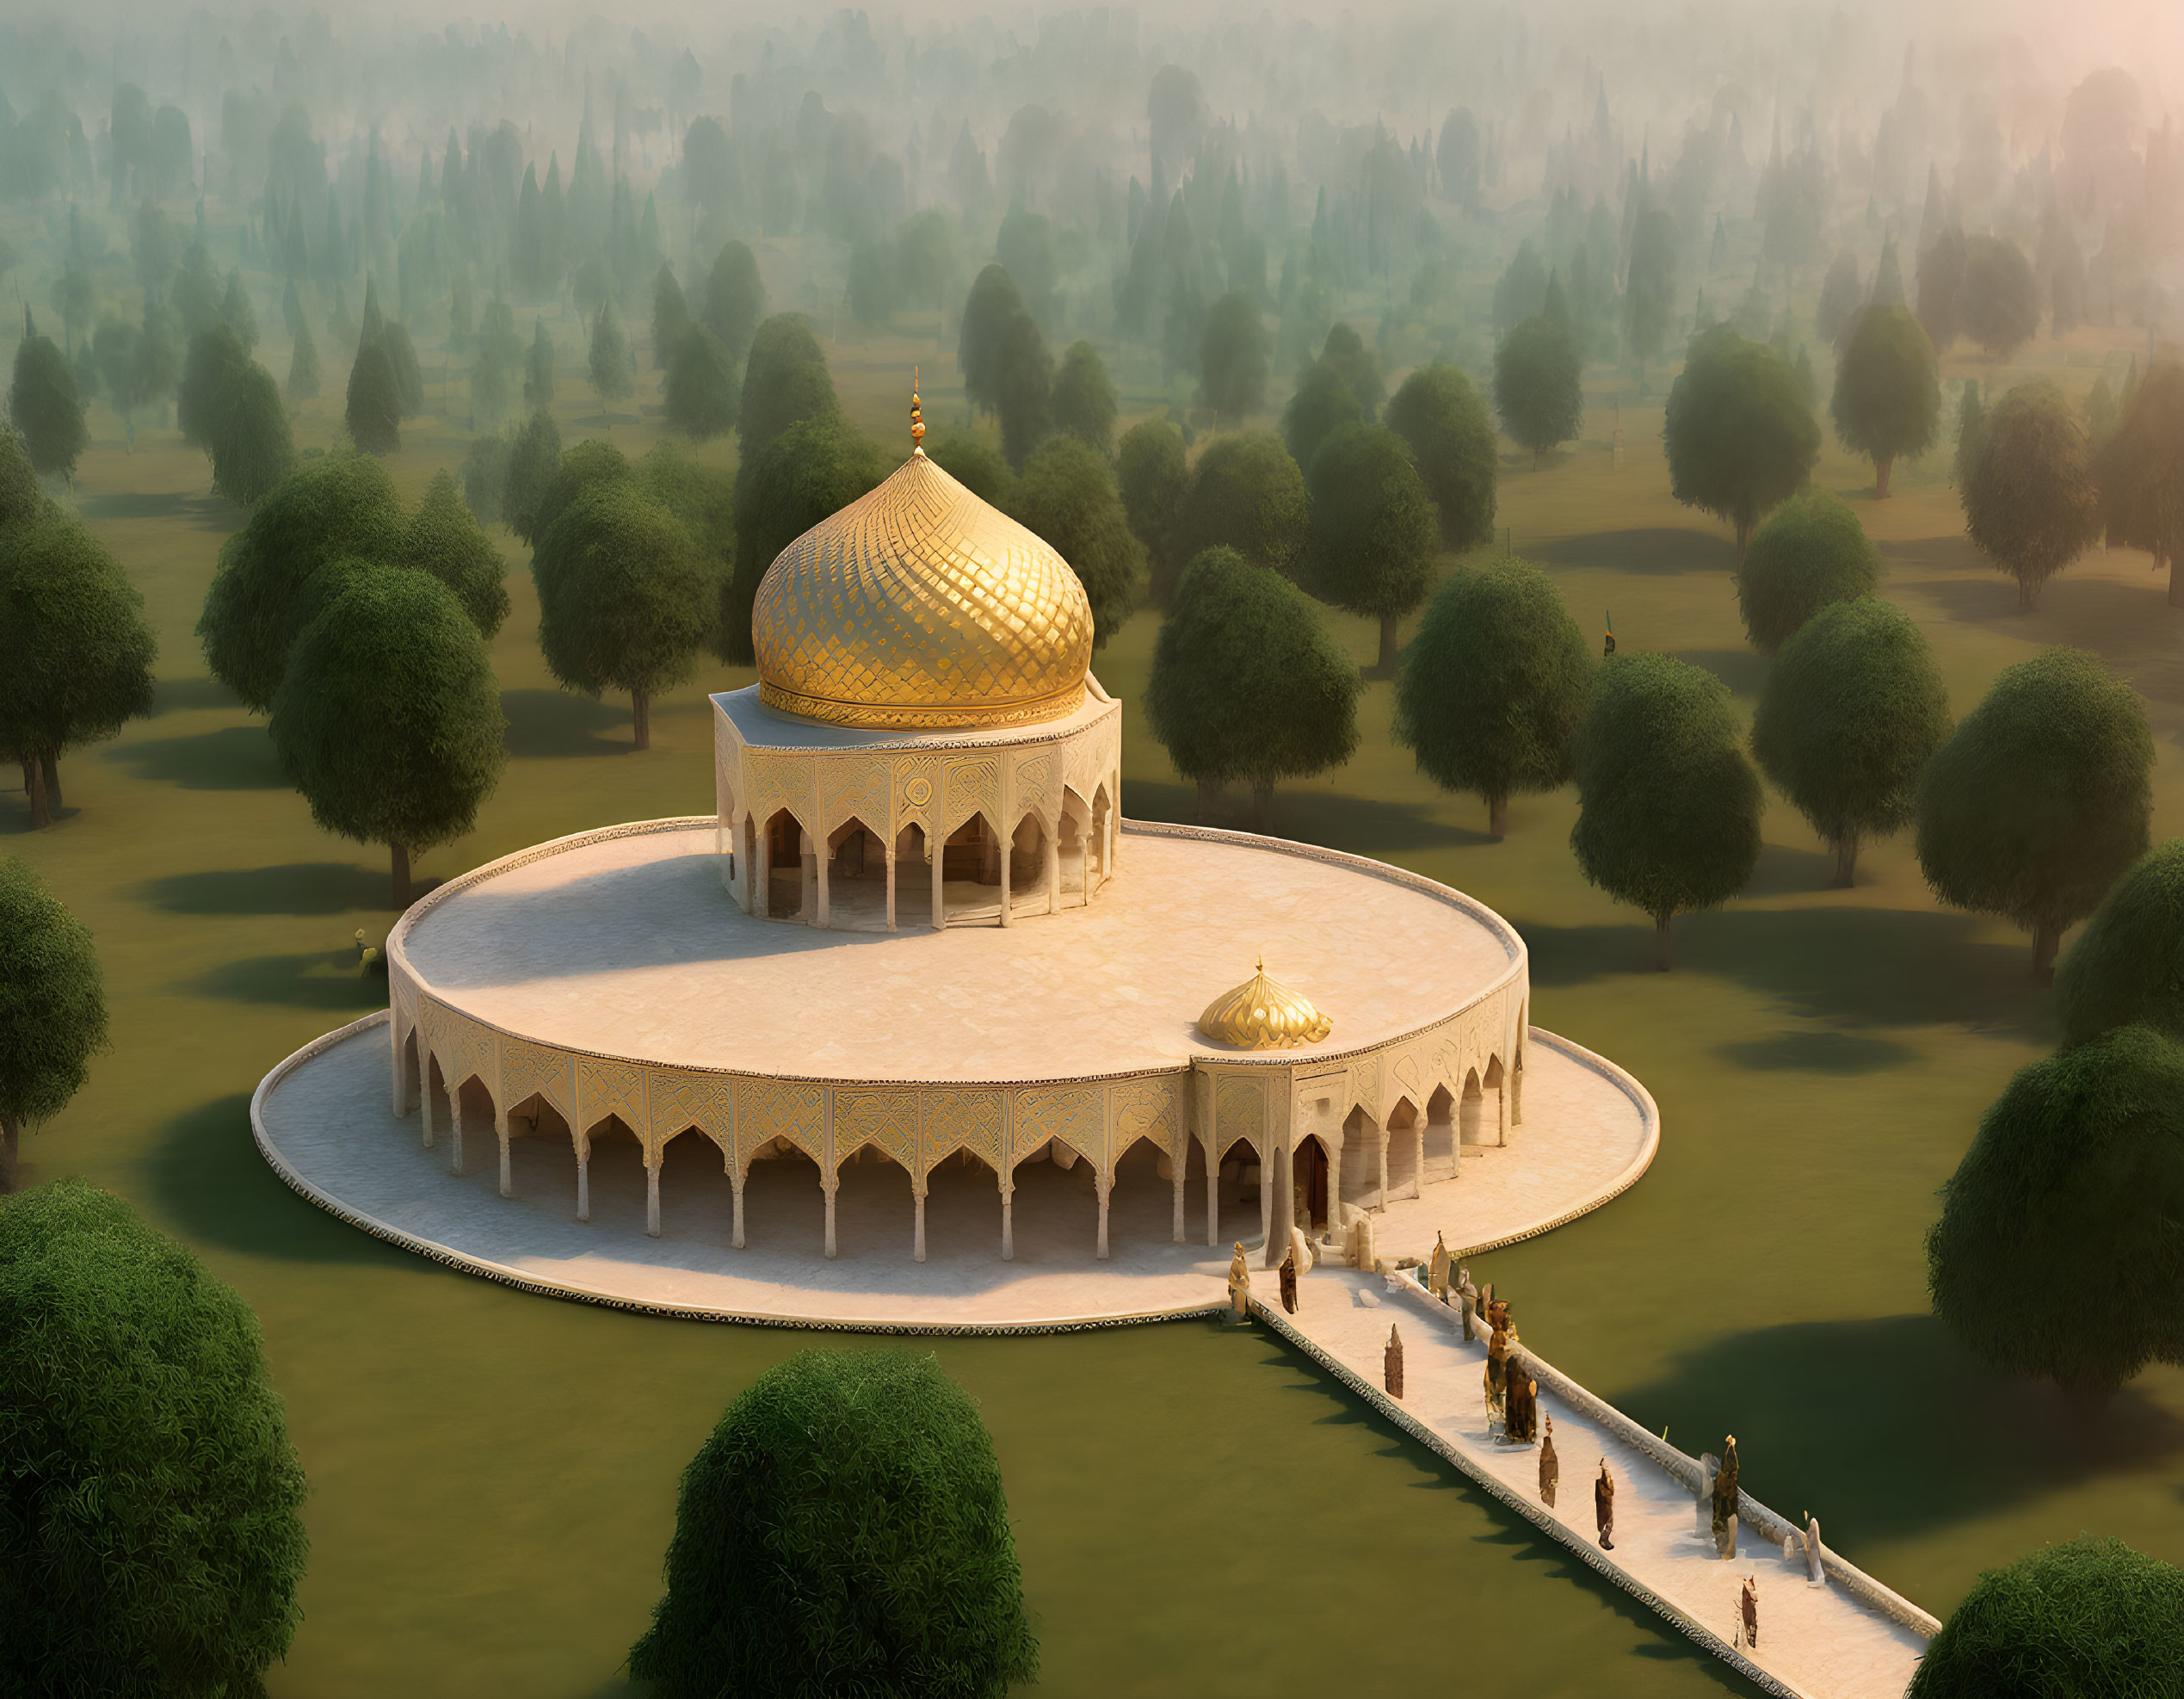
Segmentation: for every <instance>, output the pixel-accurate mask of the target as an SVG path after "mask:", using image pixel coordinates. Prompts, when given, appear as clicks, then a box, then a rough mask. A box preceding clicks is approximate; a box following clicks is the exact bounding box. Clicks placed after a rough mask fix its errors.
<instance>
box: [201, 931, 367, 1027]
mask: <svg viewBox="0 0 2184 1699" xmlns="http://www.w3.org/2000/svg"><path fill="white" fill-rule="evenodd" d="M176 989H177V990H178V991H181V992H185V993H187V994H188V995H189V996H192V997H217V998H223V999H225V1001H227V1002H230V1003H268V1004H281V1005H282V1006H283V1007H286V1008H290V1009H324V1010H330V1011H331V1012H333V1013H335V1014H338V1015H342V1016H345V1017H347V1018H349V1019H352V1020H353V1019H355V1017H356V1016H360V1015H368V1014H370V1013H371V1012H372V1010H374V1009H384V1008H385V1007H386V980H385V979H381V978H380V977H379V975H378V974H376V973H368V974H367V973H365V972H364V971H363V970H362V969H361V967H359V966H358V965H357V961H356V951H355V947H354V946H353V945H352V946H349V947H346V948H338V949H330V950H310V951H306V952H304V953H303V954H300V955H246V956H243V957H240V958H238V960H236V961H224V962H222V963H220V964H219V966H218V967H209V968H207V969H206V971H205V972H203V973H200V974H198V975H196V976H195V977H194V978H193V979H185V980H183V981H182V983H181V984H180V985H177V986H176Z"/></svg>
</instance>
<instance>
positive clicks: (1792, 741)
mask: <svg viewBox="0 0 2184 1699" xmlns="http://www.w3.org/2000/svg"><path fill="white" fill-rule="evenodd" d="M1948 736H1949V693H1948V691H1947V689H1946V688H1945V687H1944V686H1943V684H1942V683H1941V675H1940V672H1939V671H1938V670H1936V669H1935V667H1934V655H1933V652H1932V651H1931V650H1929V649H1928V647H1927V643H1926V639H1925V637H1924V636H1923V635H1922V633H1921V632H1920V631H1919V628H1918V627H1916V625H1914V624H1912V623H1911V621H1910V620H1909V617H1908V616H1907V615H1904V614H1903V611H1902V610H1901V609H1897V608H1895V607H1892V606H1891V605H1890V604H1889V603H1887V602H1883V601H1882V600H1880V598H1879V597H1878V596H1860V597H1858V598H1857V599H1856V600H1855V601H1851V602H1836V603H1835V604H1834V605H1832V606H1830V607H1827V608H1823V609H1821V610H1820V611H1819V612H1818V613H1817V614H1816V615H1814V616H1813V617H1812V618H1811V620H1810V621H1807V622H1806V623H1805V625H1803V626H1801V627H1799V628H1798V631H1797V633H1795V635H1793V636H1792V638H1791V639H1790V640H1789V641H1788V642H1787V643H1786V644H1784V645H1783V646H1782V652H1781V653H1780V654H1779V655H1777V656H1776V657H1775V658H1774V665H1773V666H1772V667H1771V668H1769V669H1768V675H1767V683H1766V685H1765V686H1764V687H1763V688H1762V689H1761V692H1760V701H1759V709H1758V711H1757V712H1756V713H1755V714H1754V715H1753V716H1752V753H1753V754H1754V755H1755V756H1756V757H1758V758H1759V764H1760V769H1761V771H1762V772H1764V773H1765V774H1766V775H1767V776H1768V778H1770V779H1772V780H1774V783H1775V785H1776V787H1777V788H1779V789H1780V791H1781V793H1782V794H1783V795H1785V796H1786V797H1788V798H1789V799H1790V800H1791V801H1792V802H1793V803H1795V804H1796V805H1797V807H1798V812H1799V813H1801V814H1803V815H1804V816H1805V819H1807V820H1809V821H1811V823H1812V829H1813V831H1817V832H1818V833H1819V834H1820V836H1821V837H1823V838H1825V839H1827V841H1828V843H1829V846H1830V847H1831V848H1832V849H1833V850H1835V884H1836V885H1837V886H1838V887H1843V888H1848V887H1849V886H1850V885H1851V884H1852V883H1853V882H1854V880H1855V878H1856V876H1857V872H1858V846H1859V844H1860V842H1861V841H1862V840H1863V839H1865V838H1868V837H1878V836H1879V835H1881V834H1883V833H1886V832H1891V831H1896V830H1897V829H1898V828H1899V827H1902V826H1904V825H1909V823H1910V820H1911V817H1912V815H1913V813H1914V812H1915V811H1916V806H1917V802H1918V786H1919V779H1920V776H1921V775H1922V774H1923V773H1924V772H1925V771H1926V764H1927V763H1928V761H1930V760H1932V759H1933V757H1934V751H1936V750H1938V749H1940V747H1941V745H1942V744H1944V743H1945V742H1946V741H1947V739H1948Z"/></svg>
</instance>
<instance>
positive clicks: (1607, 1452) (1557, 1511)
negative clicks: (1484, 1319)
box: [1252, 1265, 1938, 1699]
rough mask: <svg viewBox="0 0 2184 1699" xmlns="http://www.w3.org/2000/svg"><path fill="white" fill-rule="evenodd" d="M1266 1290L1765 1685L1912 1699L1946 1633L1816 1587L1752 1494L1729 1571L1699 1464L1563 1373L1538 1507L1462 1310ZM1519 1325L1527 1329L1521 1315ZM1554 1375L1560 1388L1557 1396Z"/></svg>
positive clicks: (1329, 1286)
mask: <svg viewBox="0 0 2184 1699" xmlns="http://www.w3.org/2000/svg"><path fill="white" fill-rule="evenodd" d="M1252 1280H1253V1307H1254V1309H1255V1312H1256V1313H1259V1314H1260V1316H1261V1318H1262V1319H1263V1320H1264V1321H1265V1322H1266V1323H1267V1324H1268V1325H1269V1326H1271V1327H1273V1328H1274V1331H1276V1332H1277V1333H1279V1334H1280V1335H1282V1336H1283V1337H1285V1338H1288V1339H1289V1340H1290V1341H1291V1342H1292V1343H1293V1344H1298V1345H1300V1346H1301V1347H1303V1349H1304V1350H1305V1351H1306V1352H1307V1353H1308V1354H1309V1355H1311V1356H1315V1357H1317V1358H1318V1359H1319V1360H1320V1361H1321V1362H1323V1364H1325V1365H1326V1366H1327V1367H1329V1368H1332V1369H1333V1370H1335V1372H1336V1374H1337V1375H1339V1376H1340V1377H1341V1378H1342V1380H1343V1381H1346V1382H1347V1383H1348V1385H1349V1386H1350V1387H1351V1389H1352V1390H1353V1391H1354V1392H1356V1393H1359V1394H1360V1395H1361V1396H1363V1397H1364V1398H1365V1399H1367V1401H1368V1402H1369V1403H1371V1404H1373V1405H1374V1406H1376V1407H1377V1408H1379V1410H1380V1411H1381V1412H1383V1413H1384V1414H1385V1415H1387V1416H1389V1417H1390V1418H1391V1419H1393V1420H1394V1421H1396V1422H1397V1424H1399V1425H1401V1426H1403V1427H1404V1428H1406V1429H1408V1430H1410V1432H1411V1433H1412V1434H1413V1435H1414V1436H1416V1437H1417V1438H1419V1439H1420V1440H1422V1441H1423V1442H1424V1443H1426V1444H1427V1445H1428V1446H1429V1447H1430V1448H1431V1449H1434V1451H1436V1452H1438V1453H1440V1455H1442V1456H1443V1457H1445V1458H1447V1460H1448V1461H1451V1462H1453V1464H1455V1465H1456V1467H1458V1468H1459V1469H1461V1470H1462V1471H1463V1472H1464V1473H1465V1474H1467V1475H1469V1476H1470V1477H1471V1479H1472V1480H1476V1481H1478V1482H1479V1483H1480V1484H1481V1485H1482V1486H1485V1487H1486V1488H1487V1490H1488V1491H1489V1492H1492V1493H1493V1494H1494V1496H1495V1497H1496V1498H1500V1499H1501V1500H1502V1502H1503V1503H1504V1504H1508V1505H1509V1506H1510V1507H1511V1508H1513V1509H1515V1510H1516V1511H1519V1512H1520V1513H1521V1514H1522V1515H1524V1516H1526V1517H1529V1518H1530V1519H1531V1520H1532V1521H1533V1523H1535V1524H1537V1525H1538V1526H1539V1527H1541V1528H1542V1529H1545V1531H1546V1532H1547V1533H1549V1534H1551V1535H1553V1537H1555V1538H1556V1539H1558V1540H1559V1541H1562V1543H1563V1544H1564V1545H1566V1546H1568V1547H1570V1548H1572V1549H1573V1550H1575V1551H1576V1552H1577V1553H1578V1554H1580V1555H1581V1556H1582V1557H1583V1558H1584V1559H1585V1560H1586V1561H1587V1562H1588V1563H1589V1564H1590V1565H1592V1566H1593V1567H1594V1568H1595V1569H1597V1570H1600V1571H1601V1572H1603V1573H1606V1574H1607V1575H1608V1576H1609V1577H1610V1579H1613V1580H1615V1581H1616V1582H1617V1583H1618V1584H1619V1585H1621V1586H1623V1587H1624V1588H1626V1590H1627V1591H1630V1592H1632V1593H1633V1594H1635V1595H1636V1596H1637V1597H1638V1598H1639V1599H1641V1600H1642V1601H1644V1603H1647V1604H1648V1605H1650V1606H1651V1607H1652V1608H1653V1609H1656V1610H1657V1611H1659V1612H1660V1613H1661V1614H1662V1615H1663V1616H1666V1617H1667V1618H1668V1619H1669V1621H1670V1622H1672V1623H1674V1624H1675V1626H1676V1627H1678V1628H1681V1629H1682V1630H1683V1632H1684V1633H1686V1634H1689V1635H1690V1636H1691V1637H1692V1638H1693V1639H1694V1640H1697V1641H1699V1642H1700V1644H1701V1645H1702V1646H1706V1649H1707V1650H1708V1651H1710V1652H1712V1653H1714V1654H1715V1655H1716V1656H1717V1657H1719V1658H1721V1659H1724V1661H1725V1662H1728V1663H1730V1664H1731V1665H1734V1666H1735V1667H1736V1668H1737V1669H1738V1670H1740V1671H1742V1672H1743V1674H1744V1675H1745V1676H1747V1677H1749V1678H1750V1679H1752V1680H1754V1681H1755V1682H1756V1683H1758V1684H1759V1685H1760V1686H1761V1688H1762V1689H1764V1690H1767V1691H1768V1692H1771V1693H1776V1694H1782V1695H1788V1696H1794V1699H1899V1696H1901V1695H1902V1693H1903V1690H1904V1687H1905V1685H1906V1684H1908V1683H1909V1680H1910V1678H1911V1673H1912V1671H1914V1670H1915V1669H1916V1667H1917V1665H1918V1660H1919V1659H1920V1657H1921V1656H1922V1654H1923V1653H1924V1652H1925V1650H1926V1642H1927V1637H1928V1634H1931V1633H1932V1632H1933V1631H1934V1628H1935V1627H1937V1626H1938V1625H1937V1624H1935V1623H1934V1622H1933V1619H1932V1618H1931V1617H1928V1616H1925V1615H1924V1613H1923V1612H1921V1611H1919V1610H1918V1609H1917V1608H1916V1606H1913V1605H1910V1604H1909V1603H1908V1602H1906V1601H1903V1600H1901V1599H1897V1598H1896V1597H1895V1596H1894V1595H1892V1594H1890V1593H1888V1592H1887V1590H1886V1589H1885V1588H1882V1587H1880V1586H1879V1585H1878V1584H1875V1583H1872V1581H1871V1580H1870V1578H1866V1577H1864V1576H1862V1575H1858V1574H1857V1573H1856V1572H1851V1573H1850V1574H1848V1575H1846V1574H1844V1573H1842V1568H1843V1566H1842V1560H1840V1559H1839V1558H1837V1557H1835V1555H1834V1554H1830V1564H1829V1568H1830V1573H1829V1579H1828V1584H1827V1585H1825V1586H1824V1587H1813V1586H1811V1585H1810V1584H1809V1583H1808V1582H1807V1580H1806V1572H1805V1564H1804V1561H1803V1559H1802V1557H1800V1558H1799V1560H1798V1562H1797V1564H1796V1565H1795V1566H1792V1565H1790V1564H1788V1563H1786V1562H1785V1561H1784V1560H1783V1556H1782V1552H1781V1548H1780V1543H1779V1541H1778V1542H1777V1543H1775V1544H1773V1545H1770V1544H1768V1542H1767V1541H1766V1540H1764V1539H1763V1538H1761V1535H1760V1534H1759V1533H1757V1532H1755V1529H1754V1527H1753V1523H1754V1522H1755V1520H1760V1521H1765V1520H1768V1519H1769V1517H1768V1513H1767V1511H1766V1507H1765V1506H1764V1505H1763V1504H1755V1502H1754V1500H1753V1498H1752V1495H1751V1493H1750V1492H1749V1491H1747V1492H1745V1493H1744V1494H1743V1502H1744V1504H1745V1506H1746V1511H1745V1515H1744V1517H1743V1523H1744V1526H1743V1529H1742V1530H1741V1531H1740V1533H1739V1535H1738V1540H1737V1558H1736V1560H1734V1561H1733V1562H1732V1561H1724V1560H1722V1559H1720V1558H1718V1557H1717V1556H1716V1555H1715V1554H1714V1545H1713V1540H1712V1535H1711V1534H1702V1533H1701V1532H1700V1526H1699V1511H1698V1504H1697V1498H1696V1494H1695V1492H1694V1487H1693V1486H1689V1485H1687V1484H1686V1482H1685V1481H1684V1480H1680V1479H1678V1478H1677V1476H1676V1474H1675V1473H1672V1472H1671V1470H1670V1468H1669V1467H1666V1466H1665V1465H1666V1464H1669V1463H1673V1462H1675V1461H1677V1460H1681V1461H1682V1463H1683V1464H1685V1465H1687V1466H1688V1464H1689V1460H1688V1459H1683V1458H1682V1457H1681V1453H1677V1452H1674V1451H1672V1450H1670V1449H1669V1448H1668V1447H1667V1446H1665V1445H1663V1444H1661V1443H1659V1442H1657V1441H1656V1440H1654V1438H1653V1436H1651V1435H1650V1434H1645V1433H1644V1432H1643V1431H1642V1430H1638V1428H1637V1426H1636V1424H1633V1423H1632V1422H1631V1421H1630V1420H1629V1418H1626V1417H1624V1416H1622V1415H1621V1414H1620V1412H1617V1411H1614V1410H1613V1409H1612V1408H1611V1407H1609V1406H1604V1405H1601V1403H1600V1402H1599V1400H1597V1399H1593V1398H1592V1397H1591V1396H1590V1394H1589V1393H1585V1392H1584V1389H1583V1388H1582V1387H1574V1386H1571V1385H1570V1383H1568V1382H1567V1381H1563V1380H1562V1377H1560V1376H1559V1375H1554V1371H1553V1370H1552V1368H1546V1372H1545V1373H1541V1372H1540V1371H1539V1368H1535V1369H1534V1371H1533V1372H1534V1374H1535V1376H1536V1378H1537V1379H1538V1380H1539V1410H1540V1414H1541V1415H1542V1417H1550V1416H1551V1417H1552V1418H1553V1419H1554V1440H1555V1452H1556V1455H1557V1458H1558V1461H1559V1463H1560V1467H1561V1488H1560V1491H1559V1492H1558V1494H1557V1502H1556V1504H1555V1507H1554V1508H1553V1509H1552V1510H1550V1509H1549V1508H1548V1507H1547V1506H1546V1505H1545V1504H1544V1503H1543V1502H1542V1501H1541V1499H1540V1497H1539V1449H1538V1448H1537V1447H1536V1446H1507V1445H1502V1444H1501V1443H1497V1441H1496V1438H1495V1436H1494V1433H1493V1430H1491V1429H1490V1427H1489V1424H1488V1423H1487V1419H1486V1406H1485V1395H1484V1375H1485V1368H1486V1346H1485V1343H1484V1339H1481V1340H1479V1341H1478V1342H1476V1343H1471V1344H1466V1343H1465V1339H1464V1336H1463V1331H1462V1326H1461V1324H1460V1321H1459V1319H1458V1316H1457V1313H1456V1312H1454V1311H1453V1310H1449V1309H1446V1308H1444V1307H1441V1306H1440V1305H1438V1304H1435V1303H1434V1302H1433V1301H1432V1300H1431V1299H1429V1298H1428V1297H1426V1296H1425V1294H1423V1292H1422V1291H1421V1290H1420V1289H1419V1288H1418V1287H1417V1284H1416V1282H1415V1281H1410V1280H1407V1279H1406V1280H1404V1281H1403V1282H1401V1283H1400V1285H1399V1286H1398V1287H1397V1288H1396V1289H1395V1290H1392V1291H1391V1289H1390V1288H1389V1283H1388V1282H1385V1281H1384V1280H1383V1279H1381V1278H1380V1277H1379V1276H1369V1275H1361V1274H1360V1273H1358V1272H1357V1271H1356V1270H1350V1269H1342V1268H1331V1267H1329V1266H1326V1265H1323V1266H1321V1267H1320V1268H1318V1269H1316V1270H1313V1271H1312V1272H1311V1274H1309V1275H1307V1276H1305V1277H1304V1278H1303V1279H1302V1280H1300V1281H1299V1283H1298V1284H1299V1294H1298V1313H1297V1314H1295V1315H1293V1316H1289V1315H1284V1314H1282V1313H1281V1311H1280V1304H1279V1303H1278V1302H1276V1301H1274V1300H1276V1298H1277V1292H1276V1288H1275V1283H1274V1280H1273V1278H1272V1277H1271V1276H1266V1275H1262V1274H1260V1273H1257V1272H1254V1274H1253V1276H1252ZM1269 1303H1272V1307H1271V1309H1269V1308H1268V1304H1269ZM1515 1314H1516V1319H1517V1321H1518V1324H1519V1326H1520V1329H1521V1325H1522V1321H1523V1316H1522V1307H1521V1305H1519V1306H1516V1307H1515ZM1391 1323H1394V1324H1396V1325H1399V1326H1400V1327H1401V1329H1402V1332H1403V1343H1404V1398H1403V1399H1401V1400H1400V1401H1399V1402H1398V1401H1397V1400H1396V1399H1391V1398H1390V1397H1388V1395H1387V1394H1386V1393H1385V1391H1384V1390H1383V1387H1384V1384H1385V1383H1384V1380H1383V1374H1384V1364H1383V1358H1382V1351H1383V1349H1384V1347H1385V1345H1386V1344H1387V1339H1388V1328H1389V1325H1390V1324H1391ZM1535 1361H1536V1360H1535ZM1542 1367H1545V1365H1542ZM1550 1376H1552V1377H1553V1378H1554V1379H1555V1380H1556V1381H1559V1382H1560V1383H1561V1384H1560V1385H1559V1387H1551V1386H1550V1384H1549V1381H1550ZM1542 1431H1543V1432H1544V1431H1545V1423H1544V1422H1543V1423H1542ZM1602 1457H1605V1458H1607V1462H1608V1467H1609V1468H1610V1469H1611V1470H1613V1473H1614V1476H1615V1532H1614V1540H1615V1549H1614V1550H1613V1552H1612V1553H1611V1552H1603V1551H1602V1550H1601V1548H1600V1544H1599V1541H1598V1539H1597V1538H1596V1536H1595V1521H1594V1514H1593V1480H1594V1478H1595V1476H1596V1475H1597V1474H1598V1473H1599V1470H1600V1461H1601V1458H1602ZM1742 1461H1743V1468H1744V1472H1745V1480H1747V1481H1748V1482H1751V1483H1752V1484H1754V1485H1758V1484H1760V1482H1761V1481H1762V1480H1764V1474H1765V1468H1766V1465H1765V1462H1764V1461H1763V1460H1761V1459H1755V1458H1752V1457H1746V1458H1744V1459H1743V1460H1742ZM1748 1576H1754V1577H1756V1578H1757V1579H1758V1589H1757V1591H1758V1594H1759V1644H1758V1645H1757V1646H1755V1647H1741V1646H1740V1647H1737V1648H1735V1649H1732V1647H1731V1635H1732V1634H1733V1633H1735V1632H1736V1631H1737V1623H1738V1621H1739V1603H1738V1600H1739V1594H1740V1592H1741V1591H1742V1589H1743V1584H1744V1580H1745V1578H1746V1577H1748ZM1861 1593H1863V1594H1866V1595H1867V1596H1862V1597H1861ZM1891 1611H1893V1612H1894V1614H1891ZM1899 1618H1900V1619H1908V1620H1899ZM1914 1622H1916V1623H1919V1624H1921V1627H1914V1626H1912V1625H1911V1624H1912V1623H1914ZM1922 1629H1923V1631H1922Z"/></svg>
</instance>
